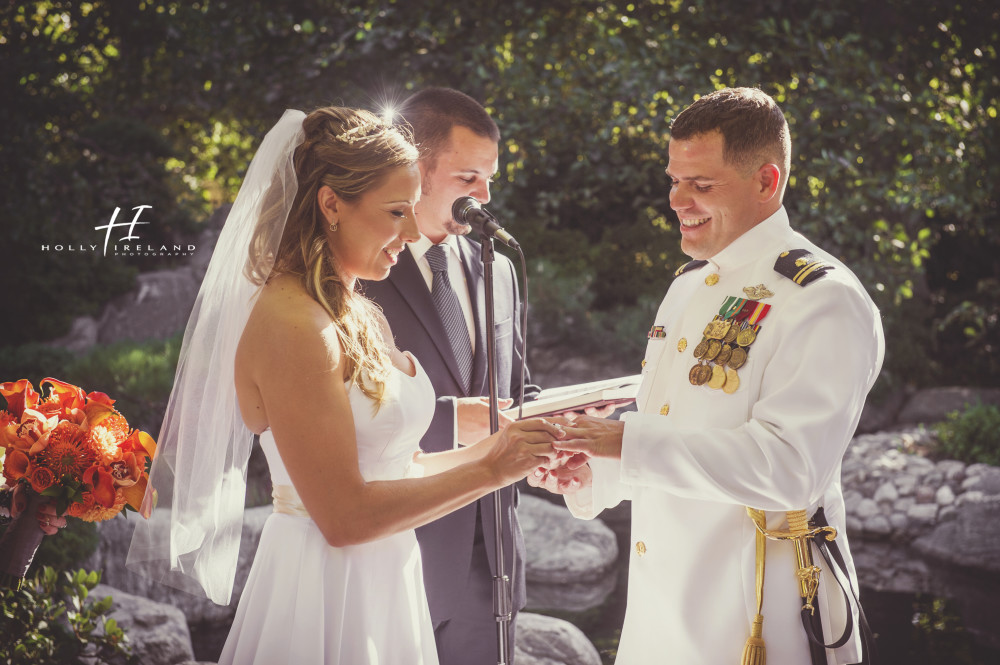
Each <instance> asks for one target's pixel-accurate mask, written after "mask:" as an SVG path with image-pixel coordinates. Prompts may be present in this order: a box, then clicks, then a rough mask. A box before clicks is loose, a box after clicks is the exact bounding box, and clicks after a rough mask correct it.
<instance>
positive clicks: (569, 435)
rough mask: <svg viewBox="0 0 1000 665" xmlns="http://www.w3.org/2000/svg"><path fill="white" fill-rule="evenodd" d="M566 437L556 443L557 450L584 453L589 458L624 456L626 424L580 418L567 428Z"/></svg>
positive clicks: (616, 457)
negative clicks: (623, 445)
mask: <svg viewBox="0 0 1000 665" xmlns="http://www.w3.org/2000/svg"><path fill="white" fill-rule="evenodd" d="M565 430H566V436H565V437H564V438H563V439H561V440H559V441H557V442H555V443H554V444H553V447H554V448H555V449H556V450H561V451H567V452H571V453H583V454H584V455H586V456H587V457H609V458H614V459H620V458H621V456H622V435H623V434H624V432H625V423H623V422H622V421H620V420H607V419H606V418H593V417H591V416H580V417H579V418H576V419H575V420H574V421H573V424H572V425H569V426H568V427H566V428H565Z"/></svg>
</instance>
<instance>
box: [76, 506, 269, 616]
mask: <svg viewBox="0 0 1000 665" xmlns="http://www.w3.org/2000/svg"><path fill="white" fill-rule="evenodd" d="M271 512H272V510H271V506H260V507H258V508H248V509H247V510H246V512H245V513H244V514H243V537H242V540H241V541H240V556H239V564H238V567H237V569H236V583H235V586H234V588H233V597H232V601H231V602H230V604H229V605H216V604H215V603H213V602H212V601H210V600H208V599H207V598H203V597H201V596H194V595H192V594H190V593H187V592H185V591H181V590H180V589H175V588H173V587H169V586H166V585H163V584H160V583H159V582H155V581H153V580H151V579H149V578H148V577H144V576H142V575H139V574H137V573H134V572H132V571H131V570H128V569H126V568H125V557H126V555H127V554H128V548H129V544H130V543H131V541H132V531H133V530H134V529H135V523H136V519H137V518H136V517H135V516H134V515H133V516H131V517H130V518H129V519H128V520H126V519H124V518H122V517H116V518H115V519H112V520H108V521H106V522H100V523H98V530H99V534H100V542H99V544H98V547H97V551H96V552H94V554H93V555H92V556H91V557H90V558H89V559H87V560H86V561H85V562H83V567H84V568H87V569H89V570H99V571H102V575H101V581H102V582H103V583H105V584H107V585H109V586H113V587H115V588H116V589H121V590H122V591H125V592H128V593H131V594H135V595H138V596H142V597H145V598H149V599H150V600H155V601H158V602H161V603H166V604H168V605H172V606H174V607H176V608H178V609H179V610H180V611H182V612H183V613H184V615H185V616H186V617H187V620H188V622H189V623H190V624H192V625H194V624H201V623H208V624H228V623H230V622H231V621H232V619H233V616H234V615H235V614H236V603H237V601H238V600H239V597H240V593H242V591H243V585H244V584H246V579H247V576H248V575H249V573H250V565H251V564H252V563H253V557H254V553H255V552H256V551H257V542H258V540H260V532H261V530H262V529H263V528H264V521H265V520H266V519H267V516H268V515H270V514H271ZM166 517H168V515H167V513H166V512H165V511H160V512H157V511H155V510H154V511H153V516H152V517H151V518H150V519H153V520H158V519H163V518H166ZM138 519H142V518H138Z"/></svg>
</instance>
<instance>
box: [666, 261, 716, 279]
mask: <svg viewBox="0 0 1000 665" xmlns="http://www.w3.org/2000/svg"><path fill="white" fill-rule="evenodd" d="M706 263H708V261H705V260H702V259H697V260H695V261H688V262H687V263H685V264H684V265H682V266H681V267H680V268H678V269H677V270H675V271H674V277H680V276H681V275H683V274H684V273H686V272H690V271H692V270H697V269H698V268H700V267H702V266H703V265H705V264H706Z"/></svg>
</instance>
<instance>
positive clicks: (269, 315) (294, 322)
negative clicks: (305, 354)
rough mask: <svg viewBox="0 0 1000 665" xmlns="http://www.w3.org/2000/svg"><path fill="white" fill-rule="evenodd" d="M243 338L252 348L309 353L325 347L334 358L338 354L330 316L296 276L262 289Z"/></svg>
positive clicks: (276, 280) (276, 279)
mask: <svg viewBox="0 0 1000 665" xmlns="http://www.w3.org/2000/svg"><path fill="white" fill-rule="evenodd" d="M243 337H244V339H243V341H244V342H247V343H248V344H249V345H250V346H254V345H255V344H256V343H260V344H264V345H266V346H267V347H269V348H274V346H275V345H276V344H280V345H281V346H282V347H284V348H288V349H290V350H291V349H296V348H299V349H302V350H306V349H307V348H311V347H313V346H314V345H320V344H322V345H323V346H324V347H325V348H326V349H327V351H328V352H332V353H333V354H334V355H337V351H339V343H338V342H337V338H336V334H335V333H334V328H333V322H332V321H331V320H330V315H329V314H327V312H326V310H324V309H323V307H322V306H321V305H320V304H319V303H318V302H316V300H315V299H314V298H313V297H312V296H310V295H309V293H308V292H307V291H306V289H305V287H304V286H303V285H302V282H301V280H300V279H299V278H298V277H296V276H294V275H280V276H278V277H274V278H272V279H270V280H268V282H267V284H265V285H264V286H263V287H261V291H260V295H259V296H258V298H257V302H256V303H255V304H254V308H253V311H252V312H251V313H250V318H249V320H248V321H247V326H246V329H245V330H244V334H243ZM331 343H333V344H334V345H335V347H336V348H330V345H331ZM303 347H305V348H303Z"/></svg>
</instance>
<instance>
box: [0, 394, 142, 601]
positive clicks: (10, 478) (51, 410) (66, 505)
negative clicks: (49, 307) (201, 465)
mask: <svg viewBox="0 0 1000 665" xmlns="http://www.w3.org/2000/svg"><path fill="white" fill-rule="evenodd" d="M45 384H49V386H50V390H49V394H48V396H47V397H46V398H41V397H40V396H39V394H38V393H36V392H35V390H34V388H33V387H32V385H31V383H30V382H29V381H28V380H27V379H21V380H20V381H16V382H12V383H0V394H2V395H3V396H4V398H5V399H6V400H7V409H6V410H5V411H0V449H2V451H3V477H4V480H5V482H6V484H7V485H8V486H9V487H10V488H11V489H12V490H14V492H15V497H19V498H20V502H19V501H18V500H17V498H15V500H14V502H13V503H14V505H13V508H14V509H15V510H14V511H12V513H17V514H16V516H15V520H14V522H12V523H11V524H10V525H9V526H8V528H7V532H6V533H5V534H4V536H3V538H2V539H0V583H3V582H6V583H7V584H8V585H9V584H11V583H14V584H20V581H21V580H22V579H23V577H24V574H25V573H26V572H27V569H28V565H30V563H31V559H32V558H33V557H34V553H35V550H37V548H38V545H39V544H41V539H42V536H44V533H43V532H42V530H41V528H40V526H39V525H38V523H37V522H36V520H35V519H34V517H35V513H36V512H37V510H38V508H39V506H41V505H42V504H45V503H52V504H54V506H55V510H56V512H57V513H58V514H60V515H62V514H66V515H69V516H71V517H78V518H80V519H82V520H85V521H88V522H99V521H103V520H107V519H111V518H112V517H114V516H115V515H117V514H118V513H120V512H122V510H123V509H126V508H129V509H132V510H135V511H138V512H139V513H140V514H141V515H142V516H143V517H146V518H148V517H149V514H150V512H151V511H152V502H151V501H148V502H146V503H144V502H143V501H144V500H143V497H144V496H145V493H146V486H147V484H148V482H149V465H150V463H151V460H152V458H153V454H154V453H155V452H156V442H155V441H153V438H152V437H151V436H149V434H147V433H146V432H142V431H139V430H130V428H129V424H128V422H127V421H126V420H125V418H124V417H123V416H122V415H121V414H120V413H118V411H116V410H115V409H114V406H113V405H114V403H115V401H114V400H113V399H111V398H110V397H108V396H107V395H105V394H104V393H99V392H91V393H84V391H83V390H82V389H81V388H79V387H77V386H74V385H71V384H69V383H65V382H63V381H58V380H56V379H52V378H48V379H44V380H43V381H42V383H41V386H45ZM19 503H20V504H21V505H19ZM25 516H26V517H27V518H28V519H22V518H23V517H25ZM25 559H26V560H25Z"/></svg>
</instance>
